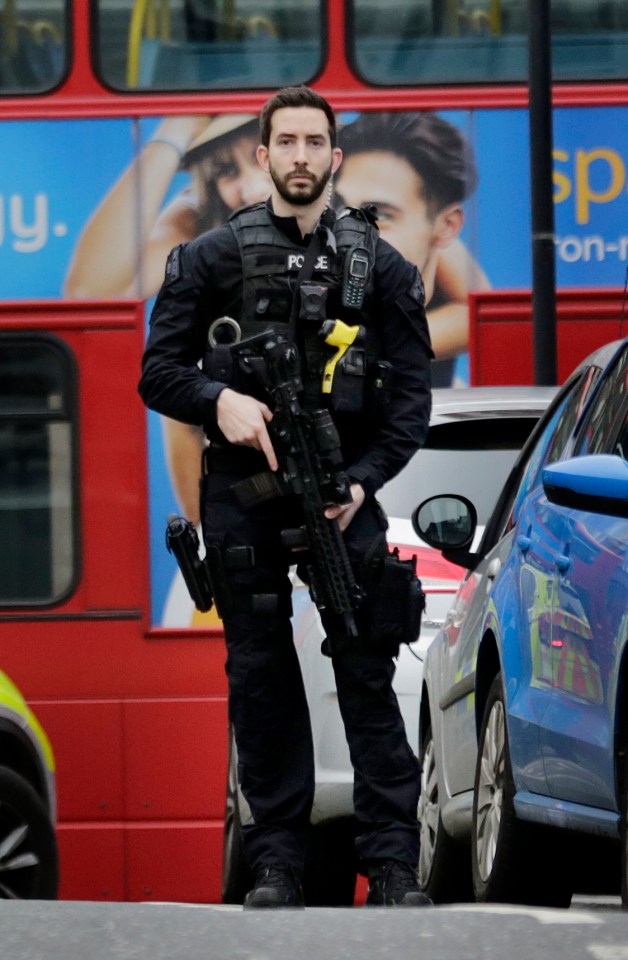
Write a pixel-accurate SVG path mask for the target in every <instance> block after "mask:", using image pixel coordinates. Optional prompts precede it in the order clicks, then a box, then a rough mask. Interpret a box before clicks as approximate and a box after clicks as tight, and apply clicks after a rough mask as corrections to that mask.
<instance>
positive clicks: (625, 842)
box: [619, 758, 628, 910]
mask: <svg viewBox="0 0 628 960" xmlns="http://www.w3.org/2000/svg"><path fill="white" fill-rule="evenodd" d="M622 779H623V784H624V786H623V796H622V802H621V824H620V831H619V833H620V837H621V904H622V907H623V908H624V910H628V758H625V759H624V776H623V778H622Z"/></svg>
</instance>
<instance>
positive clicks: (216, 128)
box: [0, 0, 628, 902]
mask: <svg viewBox="0 0 628 960" xmlns="http://www.w3.org/2000/svg"><path fill="white" fill-rule="evenodd" d="M3 3H4V19H3V20H2V27H1V29H0V97H1V98H2V101H3V119H2V121H1V122H0V263H1V264H2V269H1V270H0V539H1V540H2V552H1V556H0V647H1V649H2V651H3V661H2V663H0V667H2V669H6V670H7V672H8V673H9V674H10V675H11V676H12V677H13V678H14V679H15V680H16V682H17V683H18V684H19V686H20V688H21V689H22V691H23V692H24V694H25V696H26V697H27V698H28V700H29V702H30V703H31V704H33V705H34V706H35V709H36V712H37V715H38V716H39V717H40V719H41V720H42V723H43V724H44V726H45V727H46V729H47V731H48V734H49V736H50V738H51V741H52V744H53V748H54V751H55V754H56V757H57V766H58V783H59V826H58V835H59V844H60V852H61V896H64V897H69V898H80V899H129V900H137V899H151V898H152V899H159V900H164V899H178V900H190V901H204V902H206V901H216V900H219V899H220V888H221V878H220V874H221V866H220V865H221V858H222V835H223V819H224V803H225V779H226V769H227V740H228V722H227V711H226V681H225V678H224V666H223V664H224V658H225V651H224V645H223V643H222V638H221V629H220V622H219V621H218V619H217V617H216V615H215V613H214V612H210V613H209V614H202V615H201V614H199V613H198V612H197V611H195V610H194V608H193V604H192V602H191V600H190V598H189V596H188V595H187V593H186V591H185V588H184V586H183V583H182V580H181V578H180V575H179V574H178V572H177V570H176V566H175V563H174V561H173V558H172V556H171V555H170V554H169V553H168V552H167V550H166V548H165V544H164V528H165V520H166V517H167V516H168V514H170V513H171V512H173V511H175V512H182V513H183V514H184V515H186V516H187V517H189V518H190V519H191V520H193V521H194V522H196V523H198V504H197V502H196V501H197V486H198V470H199V462H200V452H201V450H202V446H203V442H204V441H203V437H202V435H201V434H200V432H199V431H196V430H195V429H193V428H189V427H185V426H184V425H181V424H174V423H172V422H169V421H165V420H163V419H162V418H160V417H158V416H157V415H154V414H152V413H151V414H149V415H147V414H146V411H145V410H144V408H143V407H142V404H141V401H140V400H139V397H138V395H137V381H138V379H139V364H140V359H141V352H142V345H143V341H144V337H145V329H146V324H147V323H148V319H149V316H150V309H151V305H152V302H153V298H154V297H155V294H156V292H157V290H158V289H159V286H160V284H161V280H162V278H163V272H164V265H165V261H166V257H167V255H168V252H169V251H170V249H171V248H172V247H173V246H175V245H176V244H177V243H181V242H185V241H186V240H189V239H192V238H193V237H194V236H196V235H197V234H198V233H199V232H201V231H202V230H205V229H208V228H211V227H212V226H214V225H217V224H218V223H222V222H224V220H225V219H226V218H227V217H228V215H229V213H230V212H231V211H233V210H235V209H237V208H239V207H241V206H244V205H247V204H250V203H254V202H258V201H260V200H263V199H265V197H266V196H268V182H267V180H266V178H265V174H263V173H262V171H261V170H260V169H259V167H258V166H257V164H256V160H255V148H256V145H257V142H258V129H257V114H258V112H259V109H260V107H261V105H262V104H263V102H264V100H265V99H266V97H267V96H268V95H269V94H270V93H271V92H272V91H273V89H275V88H276V87H278V86H280V85H284V84H287V83H302V82H307V83H311V85H312V86H314V87H315V88H316V89H317V90H319V91H320V92H321V93H322V94H323V95H324V96H326V97H327V98H328V99H329V100H330V102H331V103H332V105H333V106H334V108H335V109H336V111H337V118H338V124H339V144H340V146H341V147H342V148H343V151H344V155H345V159H344V163H343V165H342V167H341V169H340V172H339V174H338V175H337V176H336V179H335V183H334V193H333V197H332V201H331V202H332V203H333V204H335V205H336V206H338V207H339V208H340V207H342V206H344V205H350V206H361V205H363V204H366V203H374V204H376V206H377V210H378V216H379V225H380V230H381V234H382V236H383V237H384V238H386V239H388V240H389V241H390V242H391V243H392V244H393V245H394V246H397V247H398V249H400V250H401V252H402V253H403V254H404V255H405V256H406V257H407V258H408V259H409V260H411V261H412V262H414V263H416V264H417V266H419V268H420V269H421V270H422V272H423V273H424V279H425V281H426V289H427V292H428V298H429V300H428V303H427V312H428V321H429V324H430V332H431V336H432V340H433V345H434V350H435V354H436V361H435V364H434V383H435V385H438V386H454V387H455V386H462V385H466V384H470V383H472V382H473V381H472V370H471V367H470V362H469V318H470V307H469V303H470V298H471V297H472V296H473V295H474V294H481V293H483V292H491V291H493V292H495V293H496V294H499V293H500V292H504V294H506V293H508V292H511V291H522V290H523V291H529V288H530V285H531V241H530V184H529V181H530V158H529V149H530V146H529V144H530V136H529V116H528V111H527V100H526V87H525V80H526V60H525V53H526V36H525V8H526V6H527V4H526V3H525V2H524V0H502V2H499V0H477V2H474V3H464V2H459V3H451V2H444V0H442V2H441V0H433V2H432V0H430V2H429V3H428V2H427V0H426V2H410V0H402V2H401V3H396V4H395V6H394V11H395V12H394V15H393V16H392V17H391V11H392V10H393V7H392V6H391V4H390V3H384V4H381V3H380V4H373V3H370V2H366V0H347V2H344V0H327V2H326V3H325V2H323V0H321V2H319V0H305V2H304V3H302V4H295V3H294V2H292V3H289V2H285V0H272V2H271V0H243V2H238V3H224V4H223V3H220V2H218V0H211V2H210V0H171V2H170V3H168V2H167V0H163V2H162V3H161V4H159V5H156V4H154V3H152V2H151V0H135V2H134V3H132V2H131V0H94V2H93V3H91V4H90V3H89V2H88V0H76V2H75V4H74V5H73V8H72V9H70V7H69V6H68V7H66V5H65V4H64V3H63V2H62V0H48V3H47V4H46V5H43V4H42V5H41V10H39V5H38V4H37V3H36V2H35V3H30V2H28V3H27V2H26V0H3ZM600 6H603V7H604V11H602V12H601V11H600V10H599V9H598V8H599V7H600ZM552 7H553V21H552V22H553V27H552V29H553V35H554V52H555V58H556V59H555V64H556V77H555V79H556V84H555V90H554V102H555V109H554V151H553V168H554V169H553V180H554V203H555V213H556V239H555V252H556V265H557V284H558V287H559V288H570V289H572V290H577V288H587V290H589V292H590V291H591V290H596V289H599V290H600V291H604V290H607V289H608V288H621V287H622V286H623V285H624V282H625V277H626V275H627V270H628V227H627V226H626V225H627V224H628V71H627V70H626V64H627V63H628V57H626V56H625V52H626V45H627V42H628V4H626V3H625V2H623V0H609V2H608V3H605V4H603V5H598V4H596V3H595V2H594V0H591V2H589V3H576V2H567V0H565V2H564V3H561V4H552ZM554 8H556V9H555V10H554ZM602 13H604V16H603V15H602ZM426 144H427V146H426ZM417 158H419V159H417ZM443 211H445V213H443ZM617 332H618V333H619V318H618V326H617ZM577 359H579V357H578V358H577ZM3 585H4V586H3Z"/></svg>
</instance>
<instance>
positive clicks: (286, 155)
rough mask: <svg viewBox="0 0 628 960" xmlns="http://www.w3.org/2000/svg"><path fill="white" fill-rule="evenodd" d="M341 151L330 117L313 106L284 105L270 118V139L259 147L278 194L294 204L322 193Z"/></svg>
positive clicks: (336, 164)
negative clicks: (335, 143) (336, 146)
mask: <svg viewBox="0 0 628 960" xmlns="http://www.w3.org/2000/svg"><path fill="white" fill-rule="evenodd" d="M341 157H342V154H341V153H340V151H339V150H337V149H336V150H333V149H332V146H331V141H330V139H329V128H328V124H327V117H326V116H325V114H324V112H323V111H322V110H318V109H316V108H314V107H282V108H281V109H280V110H276V111H275V113H274V114H273V116H272V120H271V130H270V143H269V144H268V147H263V146H261V147H259V148H258V159H259V161H260V164H261V165H262V166H263V167H264V168H266V169H268V172H269V173H270V175H271V177H272V180H273V183H274V184H275V187H276V189H277V192H278V193H279V195H280V196H281V197H282V198H283V199H284V200H285V201H286V202H287V203H290V204H293V205H294V206H306V205H308V204H310V203H314V202H315V201H316V200H318V199H319V197H320V196H321V195H322V193H323V191H324V189H325V187H326V186H327V184H328V182H329V178H330V177H331V175H332V173H333V172H334V170H336V169H337V167H338V164H339V163H340V159H341Z"/></svg>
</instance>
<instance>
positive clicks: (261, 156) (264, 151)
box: [256, 143, 270, 173]
mask: <svg viewBox="0 0 628 960" xmlns="http://www.w3.org/2000/svg"><path fill="white" fill-rule="evenodd" d="M256 156H257V162H258V163H259V165H260V167H261V168H262V170H263V171H264V173H270V169H269V164H268V147H265V146H264V144H263V143H260V145H259V147H258V148H257V150H256Z"/></svg>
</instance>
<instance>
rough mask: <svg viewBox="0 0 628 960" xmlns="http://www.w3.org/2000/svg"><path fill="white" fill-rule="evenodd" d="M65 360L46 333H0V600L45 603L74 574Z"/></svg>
mask: <svg viewBox="0 0 628 960" xmlns="http://www.w3.org/2000/svg"><path fill="white" fill-rule="evenodd" d="M74 381H75V375H74V368H73V364H72V361H71V358H70V357H69V355H68V354H67V353H66V351H65V349H64V348H63V347H62V346H61V345H60V344H59V343H58V341H56V340H54V339H52V338H50V337H47V336H44V335H42V336H37V335H33V336H32V337H29V338H26V337H16V336H12V335H10V334H9V335H6V336H4V335H3V336H2V337H1V338H0V543H2V551H0V604H2V605H4V606H7V605H20V606H24V605H27V604H33V603H34V604H48V603H53V602H55V601H58V600H60V599H62V598H63V597H64V596H66V595H67V593H68V591H69V590H70V588H71V586H72V583H73V580H74V572H75V569H74V568H75V550H74V522H73V513H74V510H73V507H74V500H75V497H74V490H73V482H74V481H73V473H74V471H73V437H74V419H75V411H74V409H73V406H74V404H73V399H72V398H73V397H74V394H75V386H76V385H75V382H74Z"/></svg>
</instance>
